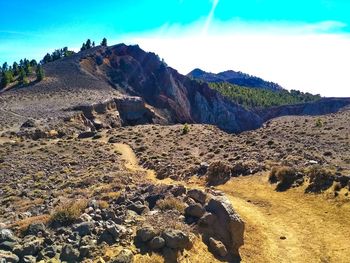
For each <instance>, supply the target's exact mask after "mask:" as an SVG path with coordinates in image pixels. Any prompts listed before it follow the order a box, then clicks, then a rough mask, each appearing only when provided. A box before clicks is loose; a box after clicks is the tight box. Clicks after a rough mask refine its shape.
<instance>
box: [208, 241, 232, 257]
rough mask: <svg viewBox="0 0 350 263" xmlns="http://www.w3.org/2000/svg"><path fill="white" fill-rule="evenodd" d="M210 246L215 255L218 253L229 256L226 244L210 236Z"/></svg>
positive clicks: (219, 255)
mask: <svg viewBox="0 0 350 263" xmlns="http://www.w3.org/2000/svg"><path fill="white" fill-rule="evenodd" d="M209 248H210V249H211V250H212V251H213V254H214V255H217V256H218V257H220V258H224V257H226V256H227V253H228V252H227V249H226V247H225V245H224V244H223V243H222V242H221V241H219V240H215V239H214V238H212V237H211V238H209Z"/></svg>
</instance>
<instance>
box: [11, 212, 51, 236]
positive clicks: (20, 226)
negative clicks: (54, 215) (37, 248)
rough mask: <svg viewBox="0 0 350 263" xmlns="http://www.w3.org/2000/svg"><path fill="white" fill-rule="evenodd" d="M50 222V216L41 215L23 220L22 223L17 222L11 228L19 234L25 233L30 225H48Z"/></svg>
mask: <svg viewBox="0 0 350 263" xmlns="http://www.w3.org/2000/svg"><path fill="white" fill-rule="evenodd" d="M49 220H50V216H49V215H40V216H33V217H28V218H25V219H22V220H20V221H17V222H15V223H13V224H12V225H11V226H10V228H13V229H15V230H16V231H18V232H19V233H23V232H25V231H26V230H27V229H28V227H29V225H30V224H33V223H44V224H47V223H48V222H49Z"/></svg>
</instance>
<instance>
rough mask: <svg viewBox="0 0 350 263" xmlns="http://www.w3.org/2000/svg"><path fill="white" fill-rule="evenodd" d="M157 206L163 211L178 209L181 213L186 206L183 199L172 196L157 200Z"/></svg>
mask: <svg viewBox="0 0 350 263" xmlns="http://www.w3.org/2000/svg"><path fill="white" fill-rule="evenodd" d="M157 207H158V208H159V209H160V210H161V211H162V212H164V211H168V210H177V211H179V212H180V213H181V214H183V213H184V211H185V207H186V206H185V204H184V202H183V201H182V200H180V199H178V198H175V197H170V198H166V199H162V200H159V201H158V202H157Z"/></svg>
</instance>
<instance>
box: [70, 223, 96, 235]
mask: <svg viewBox="0 0 350 263" xmlns="http://www.w3.org/2000/svg"><path fill="white" fill-rule="evenodd" d="M92 228H93V224H92V223H91V222H83V223H80V224H76V225H74V226H73V231H75V232H78V234H79V236H81V237H83V236H86V235H90V234H91V230H92Z"/></svg>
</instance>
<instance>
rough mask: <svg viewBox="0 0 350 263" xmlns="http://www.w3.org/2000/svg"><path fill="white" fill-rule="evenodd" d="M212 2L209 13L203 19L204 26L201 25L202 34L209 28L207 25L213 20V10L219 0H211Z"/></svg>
mask: <svg viewBox="0 0 350 263" xmlns="http://www.w3.org/2000/svg"><path fill="white" fill-rule="evenodd" d="M212 2H213V5H212V7H211V10H210V12H209V15H208V17H207V19H206V21H205V24H204V27H203V30H202V35H206V34H207V33H208V29H209V26H210V24H211V22H212V20H213V17H214V14H215V10H216V7H217V6H218V4H219V0H212Z"/></svg>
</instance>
